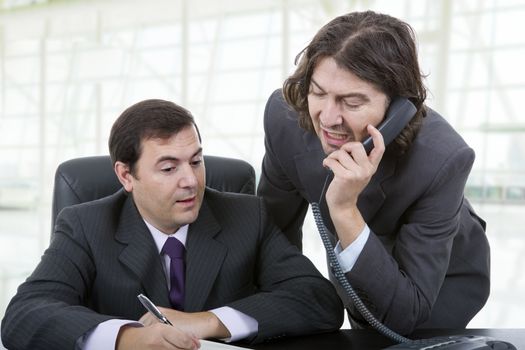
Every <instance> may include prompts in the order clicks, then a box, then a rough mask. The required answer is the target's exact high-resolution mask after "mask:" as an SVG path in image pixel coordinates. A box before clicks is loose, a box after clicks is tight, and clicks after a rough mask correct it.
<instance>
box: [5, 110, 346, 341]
mask: <svg viewBox="0 0 525 350" xmlns="http://www.w3.org/2000/svg"><path fill="white" fill-rule="evenodd" d="M109 150H110V154H111V159H112V161H113V164H114V169H115V172H116V174H117V176H118V178H119V180H120V182H121V183H122V186H123V189H122V190H119V191H118V192H116V193H115V194H113V195H111V196H108V197H105V198H103V199H100V200H96V201H93V202H89V203H84V204H80V205H75V206H72V207H68V208H65V209H64V210H63V211H62V212H61V213H60V214H59V216H58V218H57V224H56V228H55V234H54V238H53V240H52V242H51V245H50V247H49V248H48V249H47V250H46V251H45V253H44V255H43V257H42V260H41V262H40V264H39V265H38V266H37V268H36V270H35V271H34V272H33V274H32V275H31V276H30V277H29V278H28V280H27V281H26V282H25V283H23V284H22V285H21V286H20V287H19V289H18V292H17V294H16V295H15V297H14V298H13V300H12V301H11V303H10V305H9V306H8V308H7V311H6V314H5V318H4V319H3V321H2V341H3V342H4V344H5V345H6V346H7V347H8V348H9V349H13V350H16V349H54V350H57V349H58V350H60V349H96V350H99V349H118V350H120V349H140V350H143V349H196V348H197V347H198V346H199V340H198V339H202V338H217V339H225V340H228V341H235V340H239V339H245V340H246V341H251V342H261V341H266V340H269V339H272V338H277V337H282V336H293V335H299V334H310V333H315V332H326V331H331V330H336V329H338V328H339V327H340V326H341V324H342V320H343V306H342V304H341V301H340V300H339V298H338V296H337V293H336V291H335V289H334V288H333V286H332V285H331V283H330V282H329V281H327V280H325V279H324V278H323V277H322V276H321V275H320V273H319V272H318V271H317V270H316V269H315V267H314V266H313V264H312V263H311V262H310V261H308V260H307V259H306V258H305V257H304V256H303V255H302V254H301V253H300V251H299V250H298V249H297V248H296V247H294V246H293V245H291V244H290V243H289V242H288V240H287V239H286V237H285V236H284V235H283V234H282V233H281V232H280V231H279V230H278V229H277V228H276V226H274V225H273V224H271V222H270V221H269V220H268V217H267V215H266V214H265V209H264V206H263V204H262V200H261V199H260V198H257V197H256V196H248V195H241V194H232V193H221V192H218V191H214V190H212V189H209V188H205V168H204V163H203V156H202V152H203V151H202V145H201V139H200V135H199V132H198V129H197V126H196V125H195V122H194V119H193V117H192V115H191V114H190V113H189V112H188V111H187V110H185V109H183V108H181V107H179V106H177V105H175V104H174V103H171V102H168V101H163V100H146V101H143V102H140V103H137V104H135V105H133V106H131V107H130V108H128V109H127V110H125V111H124V112H123V113H122V115H121V116H120V117H119V118H118V119H117V121H116V122H115V124H114V125H113V128H112V130H111V135H110V139H109ZM173 250H178V252H174V251H173ZM140 293H142V294H145V295H146V296H148V297H149V298H150V299H151V300H152V301H153V303H155V304H157V305H159V306H161V308H160V309H161V311H162V312H163V313H164V314H165V315H166V316H167V318H168V320H169V321H171V323H172V324H173V325H174V327H172V326H169V325H165V324H163V323H159V322H158V321H157V320H156V319H154V318H153V317H152V316H151V315H149V314H145V310H144V308H143V307H142V305H141V304H140V302H139V300H138V299H137V295H138V294H140ZM139 319H140V322H137V320H139Z"/></svg>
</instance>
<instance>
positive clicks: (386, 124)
mask: <svg viewBox="0 0 525 350" xmlns="http://www.w3.org/2000/svg"><path fill="white" fill-rule="evenodd" d="M416 112H417V109H416V106H414V104H413V103H412V102H410V100H409V99H408V98H406V97H396V98H395V99H394V100H393V101H392V102H391V103H390V106H389V107H388V111H387V112H386V116H385V119H384V120H383V122H381V124H380V125H379V126H378V127H377V129H378V130H379V131H380V132H381V134H382V135H383V140H384V142H385V146H387V145H388V144H389V143H390V142H392V141H393V140H394V139H395V138H396V137H397V136H398V135H399V133H400V132H401V131H402V130H403V129H404V128H405V126H406V125H407V124H408V122H409V121H411V120H412V118H413V117H414V116H415V115H416ZM363 147H364V148H365V151H366V154H370V151H372V148H374V142H373V141H372V137H371V136H368V137H367V138H366V139H365V140H363Z"/></svg>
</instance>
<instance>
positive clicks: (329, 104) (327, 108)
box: [320, 98, 343, 127]
mask: <svg viewBox="0 0 525 350" xmlns="http://www.w3.org/2000/svg"><path fill="white" fill-rule="evenodd" d="M320 119H321V123H322V124H323V125H324V126H328V127H330V126H335V125H341V123H342V122H343V113H342V111H341V106H340V104H339V103H337V101H334V100H333V99H331V98H328V99H326V101H325V103H324V106H323V109H322V110H321V115H320Z"/></svg>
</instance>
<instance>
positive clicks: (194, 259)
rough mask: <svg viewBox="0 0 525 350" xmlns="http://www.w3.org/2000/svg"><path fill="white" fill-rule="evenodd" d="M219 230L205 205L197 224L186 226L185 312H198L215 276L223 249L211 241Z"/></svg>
mask: <svg viewBox="0 0 525 350" xmlns="http://www.w3.org/2000/svg"><path fill="white" fill-rule="evenodd" d="M220 230H221V227H220V225H219V223H218V222H217V220H216V218H215V216H214V215H213V213H212V211H211V209H210V207H209V206H208V203H207V201H206V194H205V195H204V201H203V204H202V207H201V210H200V212H199V217H198V218H197V220H196V221H195V222H194V223H193V224H191V225H190V228H189V231H188V237H187V239H186V293H185V296H186V299H185V301H184V309H185V311H189V312H192V311H199V310H202V308H203V307H204V304H205V302H206V300H207V299H208V296H209V294H210V292H211V289H212V287H213V284H214V282H215V279H216V278H217V275H218V274H219V271H220V269H221V266H222V263H223V261H224V258H225V257H226V253H227V248H226V247H225V246H224V245H223V244H222V243H220V242H218V241H216V240H215V239H214V237H215V236H216V235H217V234H218V233H219V232H220Z"/></svg>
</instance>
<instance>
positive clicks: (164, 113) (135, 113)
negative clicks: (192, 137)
mask: <svg viewBox="0 0 525 350" xmlns="http://www.w3.org/2000/svg"><path fill="white" fill-rule="evenodd" d="M192 125H193V126H195V129H196V130H197V134H198V136H199V141H201V136H200V133H199V129H198V128H197V125H196V124H195V120H194V119H193V116H192V115H191V113H190V112H189V111H188V110H186V109H185V108H183V107H181V106H179V105H177V104H175V103H173V102H170V101H165V100H156V99H152V100H144V101H141V102H138V103H136V104H134V105H132V106H131V107H129V108H127V109H126V110H125V111H124V112H122V114H121V115H120V116H119V117H118V118H117V120H116V121H115V123H114V124H113V127H112V128H111V133H110V136H109V142H108V145H109V154H110V156H111V161H112V162H113V164H115V162H117V161H120V162H123V163H125V164H127V165H128V166H129V170H130V172H131V174H134V171H135V164H136V163H137V161H138V159H139V158H140V154H141V152H142V146H141V145H142V141H143V140H146V139H150V138H169V137H171V136H173V135H174V134H176V133H178V132H179V131H181V130H182V129H184V128H185V127H188V126H192Z"/></svg>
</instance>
